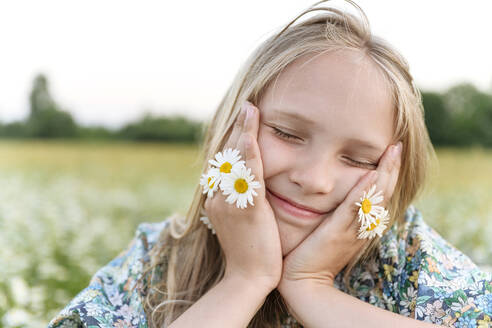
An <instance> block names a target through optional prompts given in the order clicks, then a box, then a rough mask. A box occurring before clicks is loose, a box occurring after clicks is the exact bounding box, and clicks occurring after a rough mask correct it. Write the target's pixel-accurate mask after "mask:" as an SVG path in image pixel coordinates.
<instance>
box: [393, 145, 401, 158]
mask: <svg viewBox="0 0 492 328" xmlns="http://www.w3.org/2000/svg"><path fill="white" fill-rule="evenodd" d="M401 147H402V144H401V141H398V143H397V144H396V146H394V147H393V150H392V151H391V155H393V157H397V156H398V155H400V153H401Z"/></svg>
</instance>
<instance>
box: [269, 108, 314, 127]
mask: <svg viewBox="0 0 492 328" xmlns="http://www.w3.org/2000/svg"><path fill="white" fill-rule="evenodd" d="M273 113H274V115H279V116H284V117H286V118H288V119H291V120H297V121H301V122H303V123H305V124H307V125H316V122H315V121H313V120H311V119H310V118H307V117H304V116H303V115H301V114H299V113H297V112H286V111H282V110H278V109H274V110H273Z"/></svg>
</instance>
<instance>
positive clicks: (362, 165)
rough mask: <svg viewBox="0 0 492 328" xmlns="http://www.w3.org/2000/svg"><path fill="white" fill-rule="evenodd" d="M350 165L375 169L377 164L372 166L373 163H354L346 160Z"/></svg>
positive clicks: (351, 160)
mask: <svg viewBox="0 0 492 328" xmlns="http://www.w3.org/2000/svg"><path fill="white" fill-rule="evenodd" d="M347 159H348V160H349V161H350V162H351V163H353V164H355V165H357V166H359V167H363V168H368V167H371V168H376V167H377V164H373V163H367V162H359V161H355V160H353V159H351V158H347Z"/></svg>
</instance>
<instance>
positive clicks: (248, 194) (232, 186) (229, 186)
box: [220, 166, 261, 208]
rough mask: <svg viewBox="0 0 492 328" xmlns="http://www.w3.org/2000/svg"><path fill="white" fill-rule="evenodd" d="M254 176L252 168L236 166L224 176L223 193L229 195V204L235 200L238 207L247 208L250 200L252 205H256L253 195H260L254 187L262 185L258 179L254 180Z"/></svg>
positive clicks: (221, 187)
mask: <svg viewBox="0 0 492 328" xmlns="http://www.w3.org/2000/svg"><path fill="white" fill-rule="evenodd" d="M254 178H255V176H254V174H251V168H246V167H244V166H234V167H233V168H232V169H231V173H230V174H226V175H224V176H223V177H222V183H221V184H220V189H222V191H223V194H224V195H229V196H228V197H227V199H226V202H228V203H229V204H234V202H235V203H236V207H238V208H246V207H247V206H248V202H249V203H250V204H251V206H254V204H253V196H258V193H257V192H256V191H255V190H254V189H255V188H260V187H261V185H260V183H259V182H258V181H253V179H254Z"/></svg>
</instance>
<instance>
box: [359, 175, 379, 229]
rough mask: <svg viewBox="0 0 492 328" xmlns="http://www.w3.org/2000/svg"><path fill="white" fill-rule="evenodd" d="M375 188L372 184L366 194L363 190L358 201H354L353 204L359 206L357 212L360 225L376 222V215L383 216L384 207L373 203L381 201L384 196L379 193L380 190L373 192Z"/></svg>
mask: <svg viewBox="0 0 492 328" xmlns="http://www.w3.org/2000/svg"><path fill="white" fill-rule="evenodd" d="M375 190H376V185H375V184H373V185H372V187H371V189H370V190H369V192H368V193H367V195H366V192H365V191H364V196H362V197H361V199H360V203H359V202H357V203H355V205H357V206H360V208H359V212H358V213H357V214H358V215H359V222H360V223H361V226H362V227H369V226H370V224H371V223H376V217H378V218H381V217H383V214H384V211H385V209H384V207H382V206H378V205H375V204H379V203H381V202H382V201H383V199H384V197H383V196H382V195H381V193H382V191H381V190H380V191H378V192H377V193H376V194H374V191H375ZM373 194H374V195H373Z"/></svg>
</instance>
